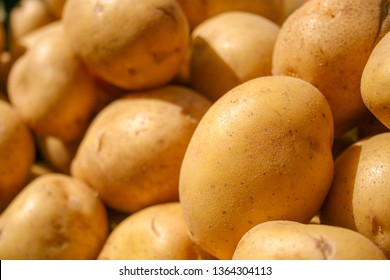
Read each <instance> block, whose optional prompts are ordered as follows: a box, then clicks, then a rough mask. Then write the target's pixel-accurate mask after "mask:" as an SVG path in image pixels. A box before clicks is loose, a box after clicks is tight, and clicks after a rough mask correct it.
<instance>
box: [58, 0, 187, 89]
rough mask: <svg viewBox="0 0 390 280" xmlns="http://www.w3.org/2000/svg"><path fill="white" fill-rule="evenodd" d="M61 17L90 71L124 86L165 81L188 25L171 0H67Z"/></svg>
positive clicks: (174, 68)
mask: <svg viewBox="0 0 390 280" xmlns="http://www.w3.org/2000/svg"><path fill="white" fill-rule="evenodd" d="M63 22H64V26H65V30H66V34H67V37H68V39H69V42H70V43H71V44H72V46H73V48H74V50H75V52H76V53H77V54H78V55H79V56H80V57H81V59H82V60H83V61H84V62H85V64H86V65H87V67H88V68H89V69H90V71H91V72H93V73H95V74H96V75H97V76H99V77H100V78H102V79H103V80H106V81H108V82H109V83H112V84H114V85H116V86H118V87H122V88H125V89H129V90H142V89H146V88H153V87H157V86H161V85H163V84H165V83H167V82H169V81H170V80H171V79H172V78H173V77H174V76H175V75H176V73H177V72H178V70H179V68H180V66H181V64H182V63H183V62H184V60H185V57H186V52H187V48H188V40H189V27H188V22H187V19H186V17H185V15H184V13H183V10H182V9H181V8H180V6H179V4H178V3H177V2H176V1H175V0H142V1H139V0H116V1H112V0H99V1H95V0H85V1H79V0H68V1H67V2H66V4H65V8H64V12H63Z"/></svg>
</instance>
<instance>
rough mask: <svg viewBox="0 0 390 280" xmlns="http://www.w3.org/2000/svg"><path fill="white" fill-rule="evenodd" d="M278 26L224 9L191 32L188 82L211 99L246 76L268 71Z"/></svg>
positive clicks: (240, 81)
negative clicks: (224, 10) (223, 11)
mask: <svg viewBox="0 0 390 280" xmlns="http://www.w3.org/2000/svg"><path fill="white" fill-rule="evenodd" d="M278 32H279V26H278V25H277V24H276V23H274V22H272V21H270V20H268V19H266V18H264V17H262V16H259V15H256V14H253V13H248V12H239V11H233V12H225V13H221V14H218V15H216V16H214V17H211V18H209V19H207V20H205V21H204V22H202V23H201V24H200V25H198V26H197V28H196V29H195V30H194V31H193V32H192V35H191V37H192V54H191V59H190V85H191V87H192V88H194V89H196V90H197V91H199V92H201V93H203V94H205V95H206V96H207V97H208V98H210V99H211V100H212V101H215V100H217V99H218V98H220V97H221V96H222V95H224V94H225V93H226V92H228V91H229V90H230V89H232V88H233V87H235V86H237V85H239V84H241V83H243V82H246V81H248V80H250V79H253V78H257V77H261V76H269V75H271V61H272V52H273V48H274V44H275V41H276V37H277V35H278Z"/></svg>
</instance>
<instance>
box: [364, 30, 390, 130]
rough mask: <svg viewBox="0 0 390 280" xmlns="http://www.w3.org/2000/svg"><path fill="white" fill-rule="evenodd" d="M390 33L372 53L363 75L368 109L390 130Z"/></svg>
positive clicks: (365, 102)
mask: <svg viewBox="0 0 390 280" xmlns="http://www.w3.org/2000/svg"><path fill="white" fill-rule="evenodd" d="M389 49H390V32H389V33H387V35H386V36H385V37H383V38H382V39H381V40H380V41H379V43H378V45H377V46H376V47H375V49H374V50H373V51H372V53H371V55H370V58H369V59H368V62H367V64H366V66H365V67H364V71H363V75H362V83H361V90H362V98H363V101H364V104H365V105H366V106H367V108H368V109H369V110H370V111H371V112H372V113H373V114H374V115H375V116H376V117H377V118H378V120H380V121H381V122H382V123H383V124H384V125H386V126H387V127H388V128H390V55H389Z"/></svg>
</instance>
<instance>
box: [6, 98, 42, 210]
mask: <svg viewBox="0 0 390 280" xmlns="http://www.w3.org/2000/svg"><path fill="white" fill-rule="evenodd" d="M34 159H35V144H34V139H33V136H32V134H31V132H30V130H29V129H28V127H27V126H26V125H25V124H24V123H23V121H22V119H21V118H20V116H19V115H18V113H17V112H16V111H15V109H14V108H13V107H11V105H10V104H9V103H7V102H5V101H2V100H0V212H1V211H2V210H3V209H4V208H5V207H6V206H7V205H8V204H9V203H10V201H11V200H12V199H13V198H14V197H15V196H16V195H17V194H18V192H19V191H20V190H21V189H22V188H23V187H24V185H25V184H26V183H27V180H28V176H29V173H30V168H31V166H32V164H33V162H34Z"/></svg>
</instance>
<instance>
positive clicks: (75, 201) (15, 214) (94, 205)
mask: <svg viewBox="0 0 390 280" xmlns="http://www.w3.org/2000/svg"><path fill="white" fill-rule="evenodd" d="M0 230H1V237H0V259H2V260H5V259H24V260H35V259H37V260H38V259H49V260H50V259H95V258H96V257H97V255H98V253H99V252H100V250H101V248H102V246H103V243H104V242H105V239H106V238H107V235H108V220H107V215H106V210H105V207H104V205H103V203H102V202H101V201H100V199H99V197H98V196H97V193H96V192H95V191H93V190H92V189H91V188H89V186H87V185H86V184H84V183H83V182H81V181H79V180H77V179H74V178H72V177H69V176H67V175H63V174H54V173H53V174H46V175H41V176H40V177H38V178H37V179H35V180H33V181H32V182H30V183H29V184H28V185H27V186H26V187H25V189H23V191H22V192H20V193H19V195H18V196H17V197H16V198H15V199H14V200H13V201H12V203H11V204H10V205H9V207H7V209H6V210H5V211H4V212H3V213H2V215H1V216H0Z"/></svg>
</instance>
